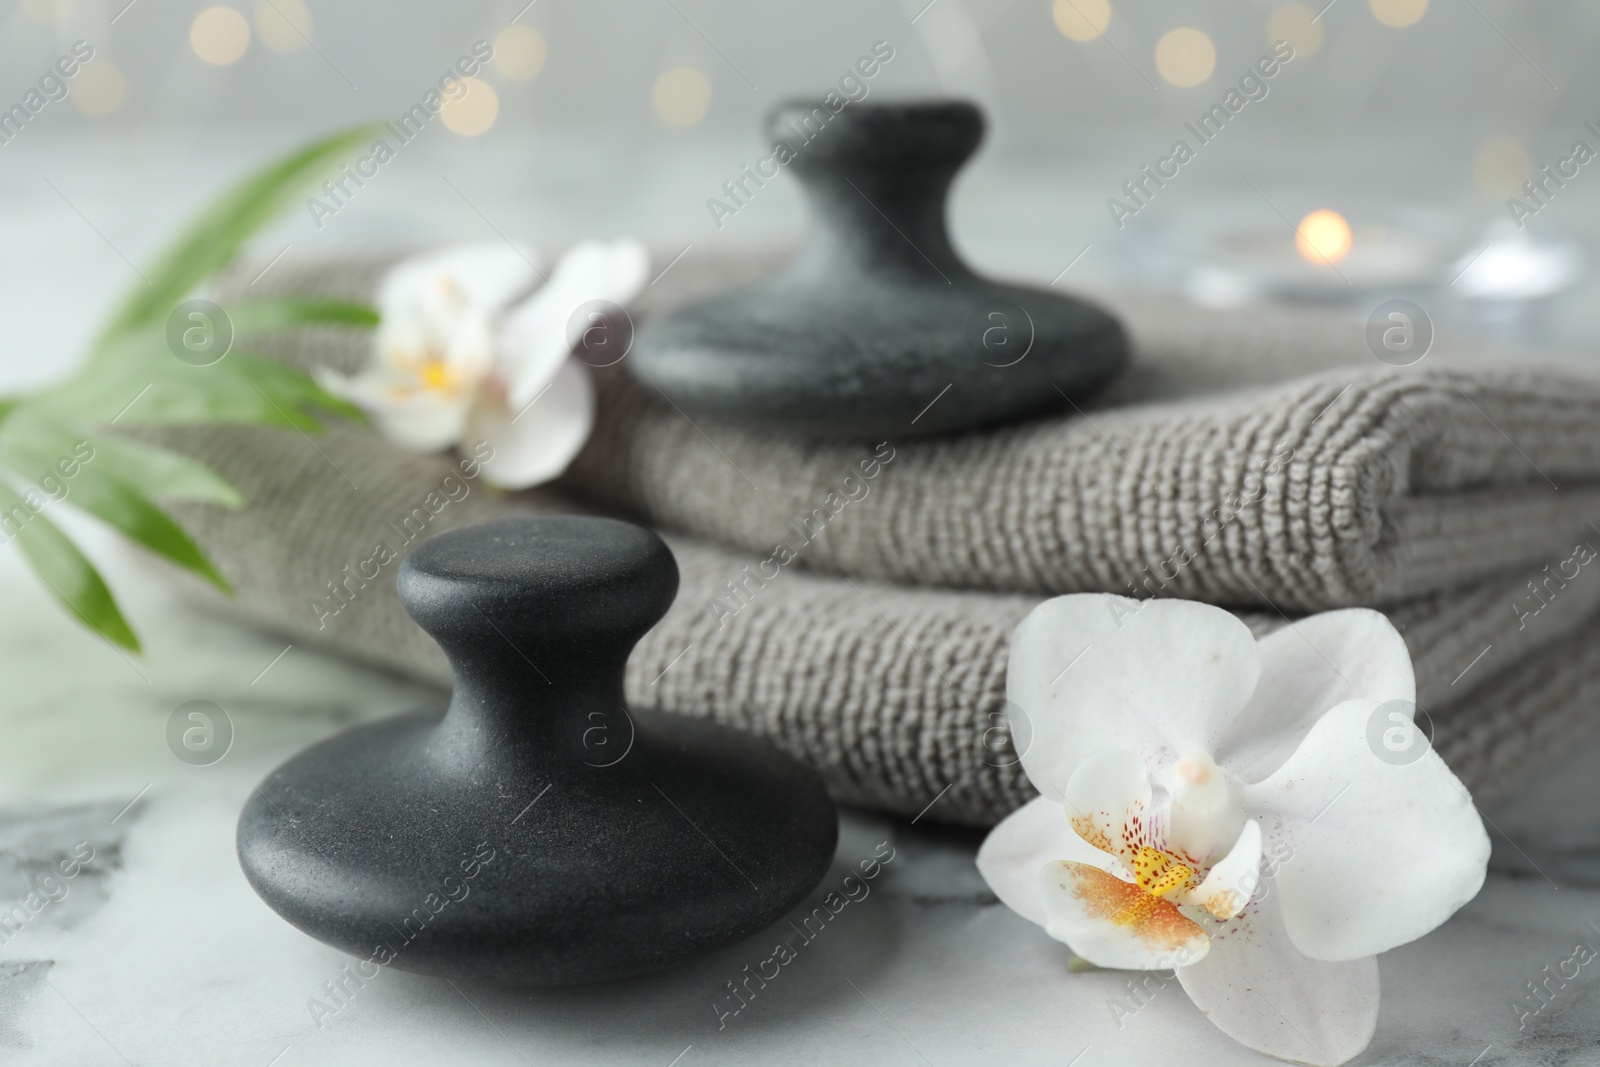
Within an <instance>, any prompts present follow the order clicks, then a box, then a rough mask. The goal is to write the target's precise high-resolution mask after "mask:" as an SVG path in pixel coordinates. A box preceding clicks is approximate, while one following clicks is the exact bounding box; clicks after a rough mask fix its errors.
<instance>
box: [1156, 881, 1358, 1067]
mask: <svg viewBox="0 0 1600 1067" xmlns="http://www.w3.org/2000/svg"><path fill="white" fill-rule="evenodd" d="M1178 981H1179V982H1180V983H1182V985H1183V988H1184V991H1185V992H1187V993H1188V994H1189V999H1190V1000H1193V1001H1194V1003H1195V1006H1196V1007H1198V1008H1199V1009H1200V1010H1201V1011H1203V1012H1205V1014H1206V1016H1207V1018H1209V1019H1210V1020H1211V1021H1212V1022H1213V1023H1215V1024H1216V1026H1217V1027H1218V1029H1220V1030H1221V1031H1222V1032H1223V1033H1225V1034H1227V1035H1228V1036H1229V1037H1231V1038H1233V1039H1234V1040H1235V1041H1238V1042H1240V1043H1241V1044H1244V1045H1248V1046H1249V1047H1251V1048H1253V1049H1255V1050H1256V1051H1258V1052H1264V1053H1266V1054H1267V1055H1269V1056H1277V1057H1278V1058H1280V1059H1285V1060H1291V1061H1293V1062H1296V1063H1308V1064H1317V1065H1321V1067H1333V1065H1335V1064H1340V1063H1344V1062H1345V1061H1346V1060H1349V1059H1350V1058H1352V1057H1353V1056H1355V1055H1357V1054H1358V1053H1360V1052H1361V1051H1362V1050H1363V1049H1365V1048H1366V1047H1367V1044H1368V1043H1369V1042H1370V1041H1371V1040H1372V1032H1373V1030H1374V1028H1375V1027H1376V1026H1377V1022H1378V961H1377V960H1375V959H1373V958H1372V957H1370V956H1368V957H1365V958H1362V959H1356V960H1349V961H1346V962H1342V963H1326V962H1323V961H1320V960H1313V959H1308V958H1307V957H1305V956H1303V955H1301V953H1300V952H1299V951H1298V950H1297V949H1296V948H1295V946H1294V944H1293V943H1292V942H1291V941H1290V938H1289V935H1288V934H1287V932H1285V930H1284V929H1283V922H1282V919H1281V918H1280V916H1279V914H1278V907H1277V894H1276V893H1274V892H1272V891H1270V890H1269V891H1268V892H1267V894H1266V895H1265V896H1264V897H1263V898H1258V899H1257V900H1254V901H1252V902H1251V903H1250V906H1249V907H1248V908H1247V909H1246V910H1245V911H1244V913H1243V914H1241V915H1240V916H1239V917H1238V918H1236V919H1233V920H1231V921H1229V922H1226V923H1222V924H1220V925H1219V927H1218V928H1217V929H1214V930H1213V931H1212V936H1211V951H1210V952H1209V953H1208V954H1207V955H1206V957H1205V959H1203V960H1201V961H1199V962H1198V963H1195V964H1193V965H1191V966H1185V967H1180V968H1178Z"/></svg>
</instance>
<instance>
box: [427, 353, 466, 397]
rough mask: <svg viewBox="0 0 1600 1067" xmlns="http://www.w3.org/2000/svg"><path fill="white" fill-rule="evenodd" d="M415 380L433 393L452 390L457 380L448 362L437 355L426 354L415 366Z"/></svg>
mask: <svg viewBox="0 0 1600 1067" xmlns="http://www.w3.org/2000/svg"><path fill="white" fill-rule="evenodd" d="M417 380H418V381H420V382H421V383H422V387H423V388H424V389H428V390H431V391H432V392H435V393H448V392H454V391H455V386H456V381H457V379H456V374H455V372H454V371H453V370H452V369H451V367H450V364H448V363H446V362H445V361H444V360H442V359H440V358H439V357H438V356H428V357H427V358H425V359H424V360H423V361H422V363H421V365H420V366H418V367H417Z"/></svg>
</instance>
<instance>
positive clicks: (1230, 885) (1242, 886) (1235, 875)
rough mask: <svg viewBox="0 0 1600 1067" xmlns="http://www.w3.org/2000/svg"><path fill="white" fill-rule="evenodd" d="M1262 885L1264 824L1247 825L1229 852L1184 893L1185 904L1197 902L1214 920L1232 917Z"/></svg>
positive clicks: (1255, 822)
mask: <svg viewBox="0 0 1600 1067" xmlns="http://www.w3.org/2000/svg"><path fill="white" fill-rule="evenodd" d="M1259 888H1261V824H1260V823H1259V822H1257V821H1256V820H1254V819H1251V820H1250V821H1249V822H1247V823H1245V824H1244V829H1243V830H1242V831H1240V833H1239V839H1238V840H1237V841H1235V842H1234V843H1233V848H1231V849H1230V850H1229V851H1228V854H1227V855H1226V856H1224V857H1222V859H1220V860H1218V861H1217V862H1216V864H1215V865H1214V866H1213V867H1212V868H1211V870H1210V871H1208V872H1207V873H1206V876H1205V879H1204V880H1203V881H1202V882H1201V883H1200V884H1199V885H1198V886H1196V887H1195V888H1194V889H1191V890H1189V891H1188V892H1187V893H1185V894H1184V898H1183V902H1184V903H1185V904H1197V905H1199V906H1200V907H1203V908H1205V909H1206V911H1208V912H1210V913H1211V916H1212V918H1214V919H1231V918H1233V917H1234V916H1235V915H1237V914H1239V912H1241V911H1243V910H1244V906H1245V905H1246V904H1248V903H1249V902H1250V898H1251V897H1252V896H1254V895H1255V892H1256V890H1257V889H1259Z"/></svg>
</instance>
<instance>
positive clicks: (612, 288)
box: [499, 238, 650, 410]
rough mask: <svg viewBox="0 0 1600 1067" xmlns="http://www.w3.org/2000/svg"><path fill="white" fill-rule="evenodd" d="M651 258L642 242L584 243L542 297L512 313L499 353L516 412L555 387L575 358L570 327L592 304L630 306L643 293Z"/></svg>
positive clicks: (555, 273) (563, 260) (556, 273)
mask: <svg viewBox="0 0 1600 1067" xmlns="http://www.w3.org/2000/svg"><path fill="white" fill-rule="evenodd" d="M649 269H650V255H649V253H648V252H647V251H646V250H645V247H644V246H643V245H642V244H640V243H639V242H638V241H634V240H631V239H628V238H623V239H619V240H616V241H609V242H605V241H584V242H582V243H581V244H578V245H575V246H574V247H573V248H572V249H571V250H570V251H568V252H567V253H566V255H564V256H562V257H561V261H560V262H559V263H557V264H556V267H555V270H554V271H553V272H552V273H551V275H550V280H549V281H548V282H546V283H545V284H544V285H543V286H542V287H541V288H540V289H539V290H538V292H536V293H534V294H533V296H531V297H529V298H528V299H527V300H526V301H524V302H523V303H522V304H520V305H519V306H517V307H516V308H513V309H512V310H511V311H509V312H507V314H506V317H505V322H504V323H503V324H502V329H501V332H500V339H499V347H500V351H501V353H502V354H503V357H504V359H505V361H506V366H507V369H508V373H509V378H510V382H511V387H510V389H509V392H508V395H509V398H510V404H511V407H512V409H513V410H515V409H517V408H520V407H521V406H522V405H523V404H526V403H527V402H528V400H529V399H530V398H532V397H533V396H535V395H536V394H537V393H538V392H539V390H540V389H543V388H544V386H545V384H546V383H547V382H549V381H550V379H551V377H552V376H553V375H554V374H555V372H556V370H557V369H558V368H559V367H560V365H561V362H562V361H563V360H564V359H566V357H567V356H568V355H570V354H571V352H572V338H571V337H569V336H568V333H567V323H568V321H569V320H570V319H571V318H572V315H573V312H575V311H577V310H578V308H579V307H581V306H582V305H584V304H586V303H589V302H590V301H592V300H606V301H610V302H611V303H613V304H618V305H622V304H626V303H627V302H628V301H629V300H632V299H633V298H634V297H635V296H636V295H638V292H639V290H640V288H642V287H643V285H644V281H645V276H646V275H647V274H648V272H649Z"/></svg>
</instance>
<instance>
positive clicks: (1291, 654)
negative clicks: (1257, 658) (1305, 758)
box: [1213, 608, 1417, 782]
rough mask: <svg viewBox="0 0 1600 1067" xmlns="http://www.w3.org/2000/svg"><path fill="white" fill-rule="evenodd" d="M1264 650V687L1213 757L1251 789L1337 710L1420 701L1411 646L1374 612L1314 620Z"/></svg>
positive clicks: (1281, 634) (1266, 641)
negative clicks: (1354, 702) (1353, 703)
mask: <svg viewBox="0 0 1600 1067" xmlns="http://www.w3.org/2000/svg"><path fill="white" fill-rule="evenodd" d="M1260 649H1261V680H1260V681H1259V682H1257V683H1256V691H1255V693H1254V694H1253V695H1252V696H1251V698H1250V703H1249V704H1248V705H1247V706H1246V708H1245V710H1244V711H1243V712H1242V713H1241V714H1240V715H1239V717H1238V718H1236V719H1235V720H1234V721H1233V722H1232V724H1231V725H1230V727H1229V729H1228V731H1227V732H1226V734H1225V735H1224V736H1223V738H1222V739H1221V740H1220V741H1219V743H1218V746H1217V749H1216V750H1215V752H1214V753H1213V755H1215V756H1216V758H1217V762H1218V763H1220V764H1222V765H1223V766H1224V767H1226V768H1227V769H1228V770H1229V772H1230V773H1232V774H1233V775H1234V776H1235V777H1237V778H1239V779H1240V780H1242V781H1245V782H1258V781H1260V780H1261V779H1262V778H1265V777H1266V776H1267V775H1269V774H1271V773H1272V772H1273V771H1274V770H1276V769H1277V768H1278V767H1280V766H1282V764H1283V761H1284V760H1286V759H1288V758H1289V754H1290V753H1291V752H1293V751H1294V749H1295V746H1297V745H1298V744H1299V743H1300V740H1301V738H1303V737H1305V735H1306V731H1308V730H1310V729H1311V727H1312V725H1313V724H1314V723H1315V722H1316V721H1317V719H1318V718H1320V717H1321V716H1322V714H1323V713H1324V712H1325V711H1327V710H1328V709H1329V708H1331V707H1333V706H1334V705H1336V704H1341V703H1343V702H1344V701H1346V700H1351V699H1354V698H1356V697H1368V698H1371V699H1373V700H1379V701H1384V700H1410V701H1414V700H1416V695H1417V682H1416V676H1415V674H1414V673H1413V672H1412V669H1411V653H1410V652H1409V651H1408V650H1407V649H1406V643H1405V640H1404V639H1403V638H1402V637H1401V636H1400V634H1399V632H1398V631H1396V630H1395V628H1394V624H1393V623H1391V622H1390V621H1389V620H1388V618H1387V617H1386V616H1384V615H1382V614H1381V613H1379V612H1376V611H1372V610H1371V609H1369V608H1350V609H1347V610H1344V611H1328V612H1323V613H1322V614H1320V615H1311V616H1307V617H1306V618H1304V619H1301V620H1300V621H1299V622H1296V623H1294V624H1293V625H1291V626H1287V627H1285V628H1284V629H1282V630H1279V631H1277V632H1276V633H1272V634H1269V635H1268V636H1266V637H1265V638H1263V639H1262V640H1261V643H1260Z"/></svg>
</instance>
